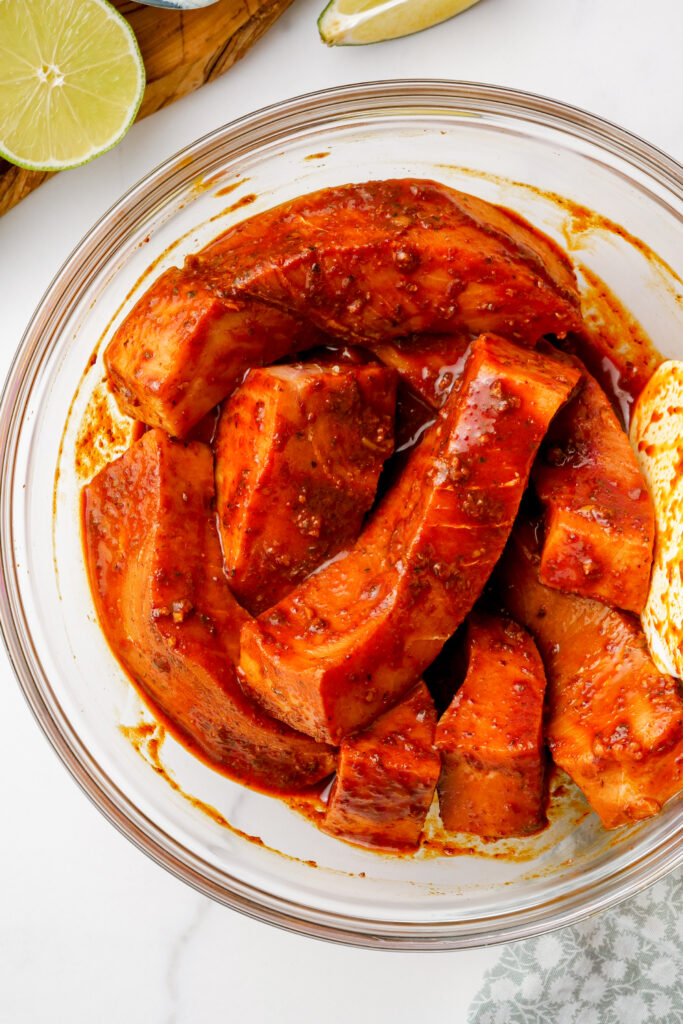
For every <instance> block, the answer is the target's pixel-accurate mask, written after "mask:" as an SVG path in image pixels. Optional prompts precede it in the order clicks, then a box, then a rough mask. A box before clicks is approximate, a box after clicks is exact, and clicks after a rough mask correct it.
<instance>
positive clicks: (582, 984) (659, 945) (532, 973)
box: [468, 871, 683, 1024]
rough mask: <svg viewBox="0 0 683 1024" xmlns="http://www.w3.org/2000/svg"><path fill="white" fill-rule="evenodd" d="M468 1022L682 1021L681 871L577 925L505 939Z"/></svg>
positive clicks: (648, 1023)
mask: <svg viewBox="0 0 683 1024" xmlns="http://www.w3.org/2000/svg"><path fill="white" fill-rule="evenodd" d="M468 1022H469V1024H651V1022H652V1024H655V1022H657V1024H682V1022H683V871H676V872H673V873H672V874H670V875H669V876H668V877H666V878H664V879H662V880H661V881H659V882H657V883H656V885H653V886H650V888H649V889H646V890H645V891H644V892H642V893H640V894H639V895H638V896H634V897H633V898H632V899H631V900H629V901H628V902H627V903H623V904H622V905H621V906H619V907H615V908H614V909H613V910H608V911H607V912H606V913H604V914H602V915H600V916H599V917H595V918H591V919H590V920H588V921H584V922H582V923H581V924H578V925H574V926H573V927H571V928H564V929H563V930H561V931H557V932H552V933H549V934H547V935H542V936H540V937H539V938H537V939H526V940H524V941H522V942H515V943H511V944H510V945H508V946H506V947H505V948H504V950H503V952H502V954H501V957H500V959H499V960H498V962H497V963H496V965H495V966H494V967H492V968H491V970H489V971H488V973H487V975H486V977H485V979H484V984H483V987H482V989H481V990H480V992H479V993H478V995H477V996H476V998H475V1000H474V1002H473V1003H472V1005H471V1006H470V1012H469V1018H468Z"/></svg>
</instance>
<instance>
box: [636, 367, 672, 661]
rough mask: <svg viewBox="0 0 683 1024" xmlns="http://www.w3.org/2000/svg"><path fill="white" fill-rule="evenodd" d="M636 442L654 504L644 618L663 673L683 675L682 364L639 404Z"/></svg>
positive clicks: (660, 374)
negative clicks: (650, 570)
mask: <svg viewBox="0 0 683 1024" xmlns="http://www.w3.org/2000/svg"><path fill="white" fill-rule="evenodd" d="M631 442H632V444H633V447H634V448H635V450H636V452H637V457H638V463H639V465H640V468H641V470H642V472H643V476H644V477H645V479H646V481H647V484H648V486H649V489H650V491H651V492H652V501H653V504H654V508H655V518H656V524H657V529H656V534H655V554H654V564H653V566H652V579H651V582H650V590H649V593H648V597H647V603H646V605H645V608H644V609H643V614H642V622H643V629H644V630H645V636H646V637H647V640H648V643H649V645H650V650H651V651H652V656H653V658H654V662H655V664H656V666H657V668H658V669H659V670H660V672H670V673H671V674H672V675H674V676H678V678H679V679H681V678H683V362H680V361H678V360H673V359H671V360H667V361H666V362H665V363H662V365H661V366H660V367H659V369H658V370H657V371H656V372H655V373H654V374H653V376H652V379H651V380H650V382H649V383H648V384H647V385H646V387H645V390H644V391H643V393H642V394H641V396H640V398H639V399H638V401H637V403H636V407H635V409H634V412H633V419H632V421H631Z"/></svg>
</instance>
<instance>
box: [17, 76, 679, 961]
mask: <svg viewBox="0 0 683 1024" xmlns="http://www.w3.org/2000/svg"><path fill="white" fill-rule="evenodd" d="M403 176H412V177H426V178H434V179H438V180H439V181H442V182H444V183H446V184H448V185H452V186H454V187H456V188H459V189H462V190H464V191H470V192H473V193H475V194H477V195H479V196H482V197H483V198H485V199H488V200H492V201H493V202H496V203H502V204H504V205H507V206H509V207H511V208H512V209H513V210H515V211H516V212H518V213H520V214H522V215H523V216H525V217H527V218H528V219H529V220H530V221H532V222H533V223H534V224H535V225H537V226H538V227H539V228H541V229H543V230H545V231H546V232H547V233H548V234H550V235H551V236H552V237H554V238H555V239H557V241H558V242H559V243H560V244H561V245H563V246H565V247H566V248H567V249H568V250H569V252H570V255H571V257H572V259H573V260H574V261H575V264H576V265H577V267H579V268H581V267H582V266H585V267H587V268H588V270H589V271H591V272H593V273H594V274H597V275H598V276H599V277H600V278H601V279H602V280H603V281H605V282H606V283H607V285H608V286H609V288H610V289H611V291H612V292H613V293H614V294H615V295H616V296H617V297H618V298H619V299H621V301H622V302H623V303H624V305H625V306H626V307H628V309H629V310H630V311H631V312H632V313H633V315H634V316H635V317H636V318H637V320H638V321H639V322H640V323H641V325H642V327H643V328H644V330H645V331H646V332H647V333H649V335H650V336H651V338H652V339H653V341H654V343H655V344H656V345H657V347H659V348H660V349H661V351H662V352H663V353H664V354H665V355H667V356H670V357H683V330H682V328H683V302H682V301H681V293H682V291H683V289H682V288H681V283H680V281H679V279H678V278H677V277H676V275H675V273H674V271H673V270H672V269H671V268H672V267H673V268H674V269H675V268H676V266H677V263H678V261H679V256H680V237H681V224H682V218H683V200H682V198H681V190H680V187H679V188H678V190H677V189H676V188H675V185H674V184H672V180H671V176H670V165H667V164H666V161H665V159H664V158H660V157H659V156H658V155H657V154H656V152H654V151H650V150H648V149H647V147H644V148H641V149H640V150H638V146H637V145H636V144H635V143H631V142H629V140H628V138H627V137H625V136H623V135H622V134H620V133H619V132H618V130H611V129H609V127H606V126H601V125H600V123H599V122H593V121H591V120H590V119H586V118H584V117H583V116H581V117H579V115H577V114H575V113H572V112H571V111H568V110H566V109H564V108H561V107H560V106H558V105H553V104H547V103H546V104H544V103H543V102H541V101H538V102H536V101H534V100H533V99H532V98H528V97H521V96H519V95H515V94H510V93H503V92H502V91H500V90H498V91H497V90H490V89H489V90H486V89H477V88H476V87H464V86H457V85H455V84H453V85H450V86H449V85H447V84H443V85H436V84H434V83H424V84H422V85H420V84H418V83H404V84H401V83H398V84H395V85H385V86H381V85H380V86H375V87H360V88H358V87H357V88H355V90H354V88H349V89H344V90H335V91H332V92H331V93H328V94H320V95H319V96H318V97H317V98H303V99H302V100H298V101H292V102H290V103H289V104H283V105H281V106H280V107H279V108H274V109H273V110H271V111H269V112H266V113H264V114H258V115H254V116H253V117H252V118H248V119H245V120H244V121H242V122H238V123H237V124H236V125H233V126H228V127H227V128H224V129H221V130H220V131H219V132H217V133H215V134H214V135H212V136H210V137H209V138H207V139H206V140H202V141H200V142H199V143H197V144H195V146H193V147H191V148H190V149H189V150H188V151H187V152H185V153H183V154H181V155H180V156H179V157H177V158H175V159H174V160H173V161H171V162H170V163H169V164H167V165H165V166H164V167H162V168H160V169H159V170H158V171H157V172H155V173H154V174H152V175H151V176H150V177H149V178H148V179H147V180H146V181H145V182H143V183H141V184H140V185H139V186H137V187H136V189H134V190H133V191H132V192H131V193H129V194H128V196H126V197H124V199H123V200H122V201H121V202H120V203H119V204H118V205H117V207H115V208H114V209H113V210H112V211H110V212H109V213H108V214H107V215H106V217H105V218H104V219H103V221H101V222H100V224H98V225H97V226H96V227H95V228H94V229H93V232H92V233H91V235H89V236H88V238H86V239H85V240H84V242H83V243H82V245H81V246H80V247H79V250H78V251H77V252H76V253H75V254H74V256H73V257H72V258H71V260H70V261H69V263H68V264H67V265H66V267H65V268H64V270H63V271H62V272H61V274H60V276H59V277H58V279H57V280H56V281H55V282H54V283H53V285H52V287H51V289H50V291H49V292H48V294H47V295H46V297H45V299H44V301H43V303H42V305H41V307H40V308H39V310H38V312H37V313H36V316H35V318H34V320H33V322H32V324H31V325H30V327H29V330H28V332H27V335H26V338H25V340H24V343H23V346H22V350H21V352H20V355H19V357H18V361H17V363H16V365H15V367H14V370H13V373H12V376H11V378H10V381H9V384H8V388H7V391H6V394H5V399H4V405H3V412H2V434H3V441H4V453H3V458H4V461H3V477H2V531H3V532H2V545H3V571H4V575H5V585H6V589H7V593H6V595H3V598H2V601H3V604H2V612H3V620H4V628H5V633H6V638H7V641H8V645H9V648H10V652H11V655H12V657H13V660H14V663H15V666H16V667H17V671H18V673H19V676H20V680H21V682H22V685H23V687H24V689H25V691H26V693H27V696H28V698H29V700H30V702H31V704H32V706H33V708H34V710H35V712H36V714H37V716H38V718H39V720H40V722H41V725H42V727H43V728H44V729H45V731H46V733H47V734H48V736H49V738H50V739H51V741H52V742H53V744H54V745H55V746H56V748H57V750H58V752H59V753H60V756H61V757H62V758H63V759H64V760H65V761H66V763H67V765H68V766H69V768H70V770H71V771H72V772H73V773H74V775H75V776H76V778H77V779H78V781H79V782H80V783H81V785H82V786H83V787H84V788H85V789H86V791H87V792H88V793H89V794H90V795H91V796H92V797H93V799H95V800H96V802H97V803H98V804H99V806H100V807H101V808H102V809H103V810H104V811H105V813H107V814H108V815H109V817H110V818H111V819H112V820H113V821H114V822H115V823H116V824H117V825H118V826H119V827H120V828H122V829H123V830H124V831H125V832H126V833H127V834H128V835H129V836H130V837H131V838H133V839H134V841H136V842H138V843H139V845H141V846H142V847H143V848H144V849H145V850H146V851H147V852H149V853H151V855H152V856H154V857H156V858H157V859H158V860H159V861H160V862H161V863H163V864H164V865H165V866H167V867H169V868H170V869H171V870H173V871H175V872H177V873H178V874H180V875H181V877H184V878H185V879H186V880H188V881H190V882H191V883H192V884H195V885H196V886H198V887H199V888H202V889H204V891H206V892H208V893H209V894H211V895H213V896H215V897H216V898H218V899H221V900H223V901H224V902H226V903H229V904H231V905H233V906H236V907H239V908H242V909H245V910H246V911H247V912H249V913H252V914H255V915H257V916H261V917H263V918H264V919H267V920H271V921H274V922H276V923H280V924H283V925H285V926H287V927H291V928H296V929H299V930H302V931H306V932H308V933H310V934H317V935H322V936H326V937H331V938H337V939H340V940H344V941H349V942H357V943H361V944H363V943H365V944H381V945H384V946H412V947H429V946H441V947H456V946H464V945H473V944H477V943H482V942H491V941H495V940H497V939H500V940H502V939H506V938H510V937H515V936H519V935H523V934H530V933H532V932H534V931H538V930H541V929H544V928H547V927H551V926H553V925H558V924H561V923H565V922H567V921H570V920H573V919H576V918H577V917H578V916H581V915H583V914H585V913H587V912H589V911H591V910H595V909H598V908H600V907H602V906H605V905H608V904H609V903H610V902H614V901H615V900H616V899H618V898H621V897H623V896H625V895H628V894H629V893H630V892H632V891H634V890H635V889H637V888H639V887H641V886H642V885H643V884H646V883H647V882H648V881H651V880H654V878H656V877H658V876H659V875H660V874H662V873H663V872H664V871H665V870H667V869H668V868H669V867H671V866H673V864H674V863H675V862H676V860H677V859H680V856H681V854H680V849H679V848H680V846H681V844H680V836H681V833H682V832H683V802H681V800H678V801H671V802H670V803H669V805H667V807H666V808H665V810H664V812H663V813H662V814H661V815H660V816H659V817H657V818H656V819H654V820H652V821H650V822H648V823H646V824H643V825H640V826H638V827H633V828H627V829H622V830H620V831H618V832H616V833H609V834H608V833H606V832H604V831H603V830H602V828H601V827H600V825H599V823H598V821H597V819H596V818H595V816H594V815H593V814H589V813H588V811H587V806H586V805H585V803H584V802H583V800H582V798H581V797H580V795H578V794H577V793H576V791H572V790H571V789H570V792H569V795H568V796H567V797H566V798H565V799H564V800H562V801H556V802H555V803H554V809H553V821H552V824H551V827H550V828H549V830H547V831H546V832H544V833H543V834H541V836H539V837H537V838H535V839H529V840H524V841H523V842H522V841H520V842H519V843H517V844H511V843H509V842H508V843H507V844H505V843H490V844H479V846H478V847H477V848H476V849H474V848H473V844H472V843H471V841H470V840H468V839H467V837H456V838H455V839H454V840H453V843H452V846H453V851H452V852H453V854H454V855H452V856H449V857H444V856H435V855H433V854H432V853H430V852H429V851H425V852H424V853H423V854H421V855H419V856H417V857H415V858H396V857H387V856H381V855H377V854H373V853H369V852H363V851H361V850H358V849H355V848H353V847H351V846H348V845H346V844H344V843H341V842H338V841H335V840H332V839H330V838H328V837H326V836H324V835H322V834H321V833H320V832H319V831H318V830H317V829H316V828H315V827H314V826H313V825H312V824H310V823H309V822H308V821H307V820H306V819H305V818H303V817H301V816H300V815H298V814H297V813H296V812H295V811H294V810H292V809H291V808H290V807H288V806H287V805H285V804H284V803H282V802H280V801H277V800H274V799H271V798H268V797H266V796H262V795H260V794H257V793H253V792H251V791H249V790H247V789H245V788H243V787H241V786H239V785H236V784H234V783H232V782H230V781H229V780H227V779H226V778H224V777H222V776H220V775H218V774H217V773H215V772H213V771H211V770H210V769H209V768H207V767H205V766H204V765H203V764H201V763H200V762H198V761H197V760H195V759H194V758H193V757H192V756H190V755H189V754H188V753H187V752H186V751H185V750H184V749H183V748H182V747H181V746H180V745H179V744H178V743H176V742H175V741H174V740H173V739H172V738H171V737H168V736H166V737H165V739H164V740H163V744H162V745H161V748H160V751H158V749H157V742H156V740H157V739H158V738H159V736H158V734H157V736H156V738H155V739H154V740H153V741H152V742H150V736H152V733H151V732H150V728H151V727H150V728H147V727H144V726H143V727H142V728H141V727H140V724H141V722H142V723H144V722H145V721H146V722H151V721H152V720H151V719H150V716H149V713H148V712H146V711H145V709H144V706H143V705H142V704H141V702H140V700H139V699H138V697H137V696H136V694H135V692H134V690H133V688H132V687H131V685H130V684H129V682H128V681H127V680H126V678H125V677H124V675H123V673H122V672H121V670H120V668H119V667H118V665H117V663H116V661H115V660H114V658H113V656H112V655H111V653H110V651H109V649H108V647H107V645H106V643H105V641H104V639H103V637H102V634H101V632H100V629H99V627H98V625H97V622H96V619H95V614H94V610H93V605H92V601H91V597H90V593H89V589H88V584H87V580H86V576H85V571H84V565H83V558H82V551H81V541H80V532H79V494H80V488H81V486H82V484H83V482H84V481H85V480H86V479H88V478H89V476H91V475H92V473H93V472H95V471H96V470H97V469H98V468H99V466H100V465H101V464H102V463H103V461H107V460H108V459H109V458H111V457H113V455H114V454H116V453H118V452H119V451H121V450H123V448H125V447H126V445H127V443H128V440H129V436H130V433H129V426H128V424H127V423H126V422H125V421H123V420H122V419H121V417H120V416H118V415H117V413H116V410H115V408H114V407H113V405H112V402H111V399H110V398H109V396H108V394H107V391H106V388H105V387H104V384H103V366H102V349H103V347H104V344H103V343H105V342H106V340H107V339H108V337H110V335H111V332H112V330H113V328H114V327H115V326H116V324H117V323H118V322H119V321H120V319H121V317H122V316H123V315H124V314H125V312H126V311H127V310H128V309H129V308H130V306H131V305H132V304H133V302H134V301H135V299H136V298H137V297H138V296H139V295H140V294H141V293H142V291H144V290H145V288H146V287H147V286H148V285H149V283H150V282H151V280H152V276H156V275H157V274H158V273H160V272H161V271H162V270H164V269H165V268H166V267H168V266H171V265H175V264H178V263H179V262H182V260H183V258H184V256H185V255H186V254H188V253H190V252H193V251H195V250H196V249H198V248H200V247H201V246H202V245H203V244H205V243H206V242H207V241H208V240H209V239H210V238H212V237H214V236H215V235H216V234H218V233H219V232H220V231H222V230H224V229H225V228H227V227H228V226H229V225H231V224H233V223H235V222H236V221H237V220H239V219H242V218H243V217H245V216H250V215H252V214H254V213H257V212H259V211H260V210H264V209H267V208H268V207H270V206H273V205H275V204H277V203H279V202H282V201H283V200H286V199H289V198H291V197H294V196H297V195H299V194H301V193H303V192H306V191H310V190H313V189H316V188H321V187H324V186H328V185H335V184H339V183H344V182H349V181H362V180H367V179H370V178H388V177H403ZM582 208H587V210H590V211H598V212H599V213H600V214H601V215H602V216H601V217H600V218H599V217H591V216H589V215H588V214H587V212H586V210H583V209H582ZM610 222H614V223H610ZM615 225H619V226H621V227H622V228H623V229H625V230H623V231H620V230H617V228H616V227H615ZM640 243H644V244H640ZM648 247H649V248H648ZM650 249H651V250H653V251H654V253H656V254H657V257H658V258H655V257H654V256H653V255H652V252H650ZM151 265H153V266H152V268H151V270H150V269H149V268H150V266H151ZM586 302H587V305H589V304H590V302H591V296H590V289H589V288H588V287H586ZM65 424H66V428H65ZM88 434H89V436H90V437H91V438H92V437H93V436H94V437H96V438H97V441H96V443H95V444H92V443H89V444H87V445H84V444H83V438H84V437H85V436H86V435H88ZM158 758H160V759H161V763H162V764H163V767H164V770H163V771H159V770H154V769H155V767H156V768H157V769H159V767H160V764H159V761H158ZM169 779H170V780H171V782H169ZM207 808H208V809H207ZM210 808H213V809H215V812H211V811H210V810H209V809H210ZM226 822H227V823H229V826H230V827H228V826H227V825H226ZM433 828H434V830H435V834H436V833H438V823H437V822H436V821H435V823H434V825H433ZM248 837H259V839H260V840H261V842H260V843H255V842H254V841H253V838H252V839H250V838H248ZM459 840H461V841H459ZM677 848H678V849H677Z"/></svg>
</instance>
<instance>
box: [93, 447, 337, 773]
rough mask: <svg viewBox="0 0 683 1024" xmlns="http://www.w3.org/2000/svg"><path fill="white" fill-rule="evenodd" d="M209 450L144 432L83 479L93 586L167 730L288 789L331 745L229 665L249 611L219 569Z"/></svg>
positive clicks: (217, 762)
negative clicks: (262, 701) (247, 686)
mask: <svg viewBox="0 0 683 1024" xmlns="http://www.w3.org/2000/svg"><path fill="white" fill-rule="evenodd" d="M213 499H214V485H213V459H212V456H211V451H210V449H209V448H208V447H206V446H205V445H203V444H201V443H200V442H198V441H193V442H189V443H188V444H182V443H179V442H174V441H171V440H170V439H169V438H168V437H167V436H166V435H165V434H163V433H162V432H161V431H160V430H151V431H148V432H147V433H146V434H144V435H143V437H142V438H141V439H140V440H139V441H138V442H137V443H136V444H134V445H133V446H132V447H131V448H129V449H128V451H127V452H125V453H124V454H123V455H122V456H121V457H120V458H119V459H116V460H115V461H114V462H112V463H110V465H108V466H107V467H105V469H103V470H102V471H101V472H100V473H99V474H98V475H97V476H96V477H95V479H94V480H93V481H92V482H91V483H90V484H88V486H87V487H86V488H85V489H84V509H83V512H84V540H85V552H86V559H87V567H88V572H89V575H90V585H91V590H92V593H93V597H94V600H95V607H96V610H97V614H98V616H99V620H100V624H101V626H102V630H103V632H104V634H105V636H106V638H107V640H108V641H109V644H110V646H111V649H112V651H113V652H114V654H115V655H116V657H117V658H118V660H119V661H120V662H121V664H122V665H123V667H124V668H125V669H126V670H127V672H129V673H130V675H131V676H132V677H133V679H134V680H135V682H136V684H137V686H138V687H139V689H140V691H141V692H142V694H143V695H144V696H145V698H146V699H147V700H149V701H150V702H151V704H152V706H153V708H154V709H155V712H157V713H159V712H160V713H161V714H162V716H163V718H164V720H165V721H166V722H167V723H168V724H169V725H170V727H171V729H172V731H173V732H174V733H175V734H176V735H178V737H179V738H180V739H181V740H182V741H184V742H185V743H187V744H188V745H189V746H191V747H192V748H193V750H194V751H195V752H197V753H198V754H199V755H200V756H202V757H203V758H204V759H205V760H207V761H208V762H210V763H211V764H212V766H213V767H217V768H219V769H220V770H221V771H223V772H224V773H225V774H227V775H230V776H231V777H232V778H234V779H237V780H239V781H240V782H244V783H246V784H247V785H250V786H254V787H255V788H257V789H262V790H265V791H277V792H290V791H292V790H296V789H300V788H301V787H303V786H308V785H310V784H312V783H314V782H317V781H318V780H320V779H322V778H324V777H325V776H326V775H329V774H330V773H331V772H332V771H333V770H334V763H335V758H334V752H333V751H332V750H331V748H330V747H327V746H324V745H323V744H319V743H315V742H314V741H313V740H311V739H310V738H309V737H308V736H302V735H301V734H300V733H296V732H294V731H293V730H291V729H289V728H288V727H287V726H285V725H283V724H282V723H281V722H278V721H275V720H274V719H272V718H269V717H268V715H266V714H265V713H264V712H263V711H262V710H261V709H260V708H259V707H257V706H256V705H255V704H253V703H252V702H251V701H249V700H248V699H247V698H246V697H245V695H244V693H243V692H242V690H241V689H240V687H239V685H238V683H237V680H236V676H235V662H236V659H237V657H238V651H239V630H240V626H241V624H242V623H243V622H244V621H245V619H246V618H247V614H246V612H244V611H243V610H242V609H241V608H240V606H239V605H238V604H237V602H236V601H235V599H234V598H233V596H232V594H231V593H230V589H229V587H228V585H227V582H226V580H225V577H224V576H223V569H222V557H221V550H220V544H219V541H218V533H217V530H216V525H215V516H214V512H213V508H212V505H213Z"/></svg>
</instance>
